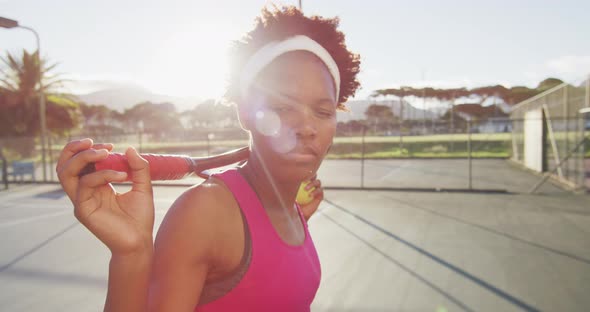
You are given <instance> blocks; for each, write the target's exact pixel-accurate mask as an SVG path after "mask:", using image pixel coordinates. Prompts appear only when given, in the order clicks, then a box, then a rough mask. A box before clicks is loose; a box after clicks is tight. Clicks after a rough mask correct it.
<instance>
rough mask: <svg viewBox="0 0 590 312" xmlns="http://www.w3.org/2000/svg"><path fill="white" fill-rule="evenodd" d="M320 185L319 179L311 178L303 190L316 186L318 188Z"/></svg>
mask: <svg viewBox="0 0 590 312" xmlns="http://www.w3.org/2000/svg"><path fill="white" fill-rule="evenodd" d="M320 187H322V181H320V180H319V179H313V180H311V181H310V183H308V184H307V185H306V186H305V190H306V191H309V190H310V189H311V188H316V189H318V188H320Z"/></svg>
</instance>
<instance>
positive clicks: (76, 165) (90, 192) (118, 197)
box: [56, 139, 154, 256]
mask: <svg viewBox="0 0 590 312" xmlns="http://www.w3.org/2000/svg"><path fill="white" fill-rule="evenodd" d="M112 149H113V145H112V144H93V142H92V140H91V139H84V140H79V141H72V142H69V143H68V144H67V145H66V146H65V147H64V149H63V150H62V152H61V154H60V156H59V160H58V162H57V167H56V171H57V175H58V177H59V181H60V183H61V185H62V187H63V189H64V191H65V192H66V193H67V195H68V196H69V198H70V200H71V201H72V203H73V204H74V215H75V216H76V218H77V219H78V220H79V221H80V223H82V224H83V225H84V226H86V228H88V229H89V230H90V232H92V233H93V234H94V235H95V236H96V237H97V238H98V239H100V240H101V241H102V242H103V243H104V244H105V245H107V247H108V248H109V249H110V250H111V252H112V253H113V255H119V256H126V255H131V254H134V253H141V252H151V251H152V249H153V240H152V233H153V227H154V199H153V190H152V185H151V180H150V173H149V164H148V162H147V161H146V160H145V159H143V158H142V157H141V156H139V154H138V153H137V151H136V150H135V149H133V148H131V147H130V148H128V149H127V151H126V153H125V154H126V156H127V159H128V161H129V166H130V168H131V172H132V176H131V181H132V182H133V184H132V188H131V190H130V191H129V192H127V193H122V194H121V193H117V192H116V191H115V189H114V188H113V186H112V185H111V184H110V183H111V182H122V181H125V180H126V179H127V174H126V173H125V172H118V171H114V170H101V171H97V172H93V173H90V174H87V175H85V176H83V177H79V176H78V175H79V173H80V171H81V170H82V168H84V167H85V166H86V165H87V164H89V163H92V162H97V161H100V160H102V159H105V158H106V157H107V156H108V153H109V151H111V150H112Z"/></svg>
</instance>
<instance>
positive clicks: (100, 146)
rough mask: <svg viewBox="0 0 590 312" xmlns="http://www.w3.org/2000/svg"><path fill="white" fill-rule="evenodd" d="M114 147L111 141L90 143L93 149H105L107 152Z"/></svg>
mask: <svg viewBox="0 0 590 312" xmlns="http://www.w3.org/2000/svg"><path fill="white" fill-rule="evenodd" d="M114 147H115V146H114V145H113V144H112V143H94V144H93V145H92V148H93V149H106V150H107V151H109V152H112V151H113V148H114Z"/></svg>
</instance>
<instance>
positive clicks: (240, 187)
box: [214, 168, 269, 243]
mask: <svg viewBox="0 0 590 312" xmlns="http://www.w3.org/2000/svg"><path fill="white" fill-rule="evenodd" d="M214 177H216V178H218V179H220V180H221V181H223V183H224V184H225V185H226V186H227V187H228V188H229V190H230V192H231V193H232V194H233V196H234V199H235V200H236V202H237V203H238V206H239V207H240V209H241V210H242V213H243V215H244V217H245V219H246V222H248V229H249V231H250V238H251V240H252V242H264V243H266V242H267V240H268V239H269V235H268V234H266V233H264V232H267V231H269V229H268V228H267V227H268V224H267V221H266V220H265V219H264V218H265V217H266V214H265V212H264V208H263V207H262V204H261V203H260V200H259V199H258V195H256V192H254V190H253V189H252V187H250V184H248V181H246V179H245V178H244V177H243V176H242V175H241V174H240V173H239V172H238V170H237V169H236V168H231V169H228V170H226V171H223V172H221V173H217V174H215V175H214Z"/></svg>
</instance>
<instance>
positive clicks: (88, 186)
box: [74, 170, 127, 221]
mask: <svg viewBox="0 0 590 312" xmlns="http://www.w3.org/2000/svg"><path fill="white" fill-rule="evenodd" d="M126 178H127V173H126V172H120V171H115V170H101V171H97V172H94V173H90V174H87V175H85V176H83V177H81V178H80V182H79V187H78V194H77V200H76V202H77V203H76V204H75V205H74V209H75V210H74V214H75V215H76V217H77V218H78V220H80V221H82V220H83V219H85V218H86V217H87V216H88V215H90V214H91V213H92V211H94V210H95V209H96V208H97V207H98V206H99V204H100V203H96V205H92V204H89V201H92V200H95V198H94V194H95V193H96V189H97V188H99V187H101V186H105V185H107V184H109V183H112V182H123V181H125V179H126Z"/></svg>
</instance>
